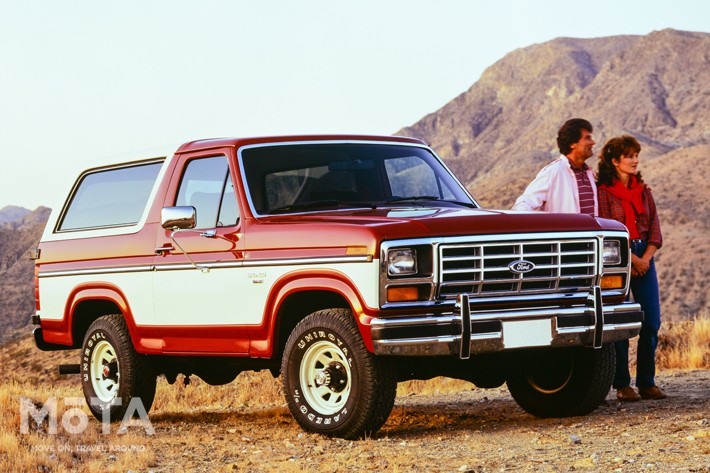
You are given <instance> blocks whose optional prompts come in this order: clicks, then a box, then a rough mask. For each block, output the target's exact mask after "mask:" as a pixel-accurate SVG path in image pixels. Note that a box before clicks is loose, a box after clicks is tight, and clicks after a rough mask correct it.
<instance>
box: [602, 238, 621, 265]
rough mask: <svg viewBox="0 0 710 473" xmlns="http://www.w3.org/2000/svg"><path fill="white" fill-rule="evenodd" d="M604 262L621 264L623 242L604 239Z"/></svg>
mask: <svg viewBox="0 0 710 473" xmlns="http://www.w3.org/2000/svg"><path fill="white" fill-rule="evenodd" d="M603 258H604V264H605V265H614V264H621V242H620V241H619V240H604V252H603Z"/></svg>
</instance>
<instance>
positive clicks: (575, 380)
mask: <svg viewBox="0 0 710 473" xmlns="http://www.w3.org/2000/svg"><path fill="white" fill-rule="evenodd" d="M615 367H616V356H615V354H614V346H613V345H604V346H603V347H602V348H601V349H598V350H594V349H591V348H565V349H556V350H544V351H543V350H531V351H525V352H520V353H519V354H518V355H517V356H516V357H515V358H514V359H513V362H512V363H511V372H510V373H509V376H508V381H507V384H508V391H510V394H511V395H512V396H513V399H515V401H516V402H517V403H518V405H519V406H520V407H522V408H523V409H524V410H526V411H527V412H529V413H530V414H532V415H534V416H536V417H570V416H581V415H586V414H589V413H590V412H592V411H593V410H594V409H596V408H597V407H598V406H599V404H601V403H602V402H603V401H604V399H605V398H606V396H607V394H608V393H609V389H610V388H611V383H612V381H613V379H614V370H615Z"/></svg>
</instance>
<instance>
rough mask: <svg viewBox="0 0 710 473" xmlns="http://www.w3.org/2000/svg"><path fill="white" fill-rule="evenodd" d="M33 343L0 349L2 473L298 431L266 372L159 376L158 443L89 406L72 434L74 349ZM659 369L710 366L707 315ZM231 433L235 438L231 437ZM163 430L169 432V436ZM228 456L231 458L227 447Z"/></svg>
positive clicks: (94, 463) (113, 466) (666, 351)
mask: <svg viewBox="0 0 710 473" xmlns="http://www.w3.org/2000/svg"><path fill="white" fill-rule="evenodd" d="M31 345H32V342H31V340H28V339H25V340H22V341H20V342H16V343H13V344H11V345H8V346H5V347H1V348H0V354H2V360H0V366H2V370H3V377H4V378H5V380H6V382H5V383H3V385H2V386H0V406H2V408H1V410H0V471H3V472H5V471H8V472H14V471H39V472H59V473H62V472H70V471H78V470H81V471H102V472H113V471H116V472H126V471H128V470H133V471H147V470H149V469H151V468H153V467H155V466H156V465H159V464H162V463H161V462H163V461H164V460H160V458H161V457H162V456H163V455H165V454H166V453H167V454H168V455H170V454H171V452H172V449H173V447H174V446H173V445H172V444H174V443H175V442H176V441H177V440H176V439H180V443H181V444H185V447H182V448H186V449H191V450H194V449H195V448H193V447H194V446H195V445H198V444H199V448H209V445H210V443H211V439H210V438H208V437H205V435H204V434H200V431H201V429H200V427H199V424H200V423H201V422H202V423H204V422H208V423H212V422H215V423H218V424H221V425H226V426H227V427H224V429H226V431H225V432H224V434H223V435H225V436H230V435H235V436H238V437H239V439H241V441H242V443H244V442H248V440H244V439H245V438H248V437H256V433H255V432H250V431H249V430H248V429H249V428H253V425H252V427H248V426H247V425H245V424H244V422H247V423H250V424H254V425H257V426H258V425H260V424H263V423H264V419H270V421H269V422H272V423H273V422H275V423H277V424H279V425H283V427H284V429H285V430H284V433H283V435H281V434H277V433H273V434H272V438H273V439H274V441H277V442H290V441H292V439H293V436H294V432H295V431H298V428H297V426H296V425H295V423H294V422H293V421H292V419H291V418H290V416H289V414H288V411H287V409H286V407H285V402H284V399H283V396H282V394H281V388H280V383H279V380H278V379H274V378H273V377H272V376H271V374H270V373H269V372H268V371H262V372H258V373H255V372H245V373H242V374H240V375H239V377H238V378H237V379H236V380H235V381H234V382H232V383H230V384H228V385H224V386H209V385H208V384H206V383H204V382H203V381H202V380H200V379H199V378H197V377H193V378H191V382H190V384H189V385H187V386H186V385H185V384H184V383H183V382H182V381H183V379H182V378H178V382H177V383H175V384H174V385H169V384H167V382H166V381H165V379H164V378H160V379H159V380H158V390H157V394H156V398H155V402H154V404H153V408H152V410H151V419H152V420H153V422H156V425H160V426H161V430H162V431H164V432H163V433H162V434H161V435H160V437H161V438H160V439H158V438H155V437H157V436H155V437H153V436H150V435H148V434H147V433H146V432H145V430H144V429H143V428H142V427H138V426H134V427H130V428H129V429H128V432H127V433H119V432H118V427H117V426H112V428H111V429H112V430H111V432H110V433H109V434H104V433H102V431H101V424H100V423H98V422H96V421H94V420H93V419H92V418H90V414H88V410H87V409H86V408H85V407H82V409H83V411H84V412H85V413H86V414H87V416H89V423H88V426H87V428H86V430H85V431H83V432H82V433H80V434H71V433H69V432H67V431H66V430H65V429H64V428H63V427H62V425H61V420H62V416H63V415H64V414H65V413H67V411H68V410H69V409H72V408H73V406H67V405H64V402H63V400H64V398H77V397H82V393H81V387H80V383H79V379H78V377H77V376H65V377H61V378H60V377H56V376H55V375H54V371H55V369H56V368H55V367H56V365H57V364H59V363H67V362H71V361H72V360H73V359H74V358H75V357H76V356H77V355H76V352H65V353H42V352H39V351H38V350H36V349H33V348H32V346H31ZM633 345H635V343H634V344H632V346H633ZM658 368H659V371H663V370H676V369H708V368H710V316H708V314H701V315H697V316H695V317H693V318H692V319H689V320H676V321H670V322H668V321H664V324H663V326H662V329H661V334H660V342H659V348H658ZM29 372H34V373H37V376H34V377H29V376H27V373H29ZM472 389H476V388H475V387H474V386H473V385H472V384H471V383H468V382H465V381H458V380H453V379H449V378H435V379H433V380H429V381H408V382H405V383H400V384H399V386H398V390H397V391H398V392H397V394H398V396H400V397H406V396H409V395H412V394H428V395H437V394H441V395H447V394H451V393H462V392H465V391H471V390H472ZM50 397H54V398H57V399H58V400H59V406H58V407H59V408H58V417H59V426H58V429H57V433H56V434H51V433H50V432H48V429H47V424H46V422H45V423H43V425H40V426H39V427H35V426H33V421H32V419H31V418H30V419H29V423H30V431H29V433H26V434H23V433H21V432H20V424H21V415H20V407H19V405H20V404H19V403H20V399H21V398H29V399H31V400H32V401H34V402H35V403H37V404H41V403H44V402H45V401H47V399H49V398H50ZM398 415H399V414H398V411H397V410H396V409H395V412H394V413H393V415H392V419H391V423H394V424H396V422H397V419H398ZM193 424H194V425H193ZM394 424H393V425H394ZM257 428H258V427H257ZM277 430H279V429H277ZM232 431H234V433H230V432H232ZM166 432H167V433H169V434H170V435H168V436H167V437H166V436H165V435H164V434H165V433H166ZM200 435H202V437H200ZM220 435H222V434H220ZM196 436H197V437H199V438H197V437H196ZM183 437H184V438H183ZM309 438H310V437H309ZM289 439H291V440H289ZM369 441H371V440H366V442H369ZM326 447H327V445H326ZM250 448H251V447H250ZM172 453H174V452H172ZM224 455H225V456H229V455H230V452H229V451H228V449H227V450H225V452H224ZM302 466H304V465H302V464H300V463H298V462H297V463H295V464H294V463H293V462H288V461H285V462H284V463H282V464H281V465H280V467H281V468H282V469H283V468H286V469H287V470H288V469H289V468H293V471H295V470H296V469H298V468H299V467H302ZM321 466H322V465H321ZM159 470H160V469H159Z"/></svg>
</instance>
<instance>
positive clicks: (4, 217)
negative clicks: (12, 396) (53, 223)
mask: <svg viewBox="0 0 710 473" xmlns="http://www.w3.org/2000/svg"><path fill="white" fill-rule="evenodd" d="M7 209H8V207H4V208H3V209H0V342H2V341H4V340H6V339H8V338H10V337H11V336H12V332H13V329H18V328H20V327H24V326H25V325H27V323H28V322H29V318H30V316H31V315H32V314H33V313H34V308H35V306H34V305H35V302H34V285H33V282H32V281H33V279H34V264H33V262H32V260H30V258H29V251H30V250H31V249H33V248H36V247H37V243H38V242H39V239H40V236H41V235H42V230H43V229H44V224H45V222H46V221H47V218H49V212H50V210H49V209H48V208H46V207H39V208H37V209H36V210H34V211H32V212H30V211H29V210H26V209H21V211H19V212H17V211H16V209H19V207H11V208H10V209H11V210H10V211H9V212H6V210H7ZM12 215H15V217H14V218H12V217H11V216H12Z"/></svg>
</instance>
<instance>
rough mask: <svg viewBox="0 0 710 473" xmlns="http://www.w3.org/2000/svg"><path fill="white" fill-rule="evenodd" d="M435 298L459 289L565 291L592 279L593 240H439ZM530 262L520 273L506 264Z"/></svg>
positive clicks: (479, 291)
mask: <svg viewBox="0 0 710 473" xmlns="http://www.w3.org/2000/svg"><path fill="white" fill-rule="evenodd" d="M439 252H440V253H439V265H440V267H439V274H440V275H441V283H440V285H439V298H440V299H451V298H454V297H456V295H457V294H459V293H467V294H473V295H476V294H479V295H499V294H521V293H546V292H565V291H570V290H572V291H575V290H583V289H588V288H589V287H591V286H592V285H593V283H594V278H595V268H596V264H597V262H596V258H597V240H596V239H593V238H592V239H583V240H536V241H527V242H520V241H517V242H490V243H471V244H466V243H464V244H455V245H442V246H440V249H439ZM520 260H525V261H529V262H531V263H533V264H534V265H535V267H534V269H533V270H532V271H530V272H527V273H524V274H516V273H514V272H512V271H511V270H510V268H509V265H510V264H511V263H513V262H515V261H520Z"/></svg>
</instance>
